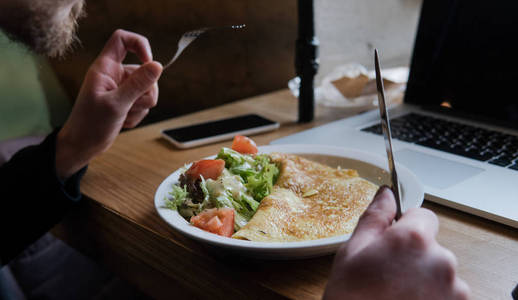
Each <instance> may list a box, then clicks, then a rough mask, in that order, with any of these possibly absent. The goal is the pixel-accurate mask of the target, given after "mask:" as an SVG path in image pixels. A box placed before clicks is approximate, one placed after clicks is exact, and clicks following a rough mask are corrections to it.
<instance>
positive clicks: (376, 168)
mask: <svg viewBox="0 0 518 300" xmlns="http://www.w3.org/2000/svg"><path fill="white" fill-rule="evenodd" d="M259 152H260V153H270V152H284V153H293V154H297V155H301V156H303V157H307V158H309V159H312V160H314V161H318V162H321V163H324V164H327V165H329V166H332V167H337V166H341V167H342V168H351V169H356V170H358V172H359V173H360V176H362V177H363V178H366V179H368V180H370V181H371V182H374V183H376V184H388V183H389V176H388V173H387V171H386V170H387V168H388V163H387V159H386V157H378V156H374V155H371V154H367V153H364V152H360V151H358V150H352V149H345V148H339V147H330V146H318V145H274V146H263V147H259ZM197 159H198V158H193V161H194V160H197ZM397 171H398V176H399V180H400V185H401V193H402V202H403V211H406V210H407V209H408V208H411V207H419V206H421V204H422V202H423V197H424V192H423V186H422V185H421V183H420V182H419V180H418V179H417V177H416V176H415V175H414V174H413V173H411V172H410V171H409V170H408V169H407V168H405V167H403V166H401V165H399V164H398V165H397ZM179 176H180V170H177V171H175V172H174V173H172V174H171V175H169V176H168V177H167V178H166V179H165V180H164V181H163V182H162V183H161V184H160V186H159V187H158V189H157V191H156V193H155V208H156V210H157V212H158V214H159V215H160V217H162V219H164V221H166V222H167V223H168V224H169V225H171V226H172V227H173V228H174V229H175V230H178V231H179V232H181V233H183V234H185V235H187V236H188V237H190V238H193V239H195V240H198V241H200V242H202V243H205V244H207V245H210V246H214V247H217V248H220V249H219V250H227V251H233V252H236V254H239V255H244V256H251V257H255V258H267V259H296V258H306V257H315V256H321V255H326V254H331V253H333V252H335V251H336V250H337V249H338V247H339V246H340V244H342V243H343V242H344V241H347V240H348V239H349V237H350V234H348V235H342V236H336V237H331V238H324V239H318V240H311V241H303V242H286V243H282V242H275V243H266V242H252V241H244V240H237V239H232V238H227V237H222V236H219V235H216V234H212V233H209V232H206V231H203V230H201V229H199V228H197V227H194V226H192V225H190V224H189V223H188V222H187V221H186V220H185V219H184V218H183V217H182V216H180V214H179V213H178V212H177V211H173V210H170V209H167V208H164V201H165V197H166V196H167V195H168V192H170V191H171V189H172V188H171V185H172V184H175V183H178V178H179Z"/></svg>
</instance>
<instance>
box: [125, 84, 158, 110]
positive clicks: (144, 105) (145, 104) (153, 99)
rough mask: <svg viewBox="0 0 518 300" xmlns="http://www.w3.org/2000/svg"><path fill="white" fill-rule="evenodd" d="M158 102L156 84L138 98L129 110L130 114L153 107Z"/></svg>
mask: <svg viewBox="0 0 518 300" xmlns="http://www.w3.org/2000/svg"><path fill="white" fill-rule="evenodd" d="M157 101H158V84H156V83H155V84H154V85H153V86H152V87H151V89H149V90H148V91H147V92H146V93H145V94H144V95H142V96H141V97H140V98H138V99H137V100H136V101H135V103H133V106H132V107H131V109H130V111H129V112H130V113H132V112H135V111H139V110H143V109H150V108H152V107H155V106H156V104H157Z"/></svg>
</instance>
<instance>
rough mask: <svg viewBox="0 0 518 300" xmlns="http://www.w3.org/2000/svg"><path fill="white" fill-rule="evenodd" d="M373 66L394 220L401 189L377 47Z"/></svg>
mask: <svg viewBox="0 0 518 300" xmlns="http://www.w3.org/2000/svg"><path fill="white" fill-rule="evenodd" d="M374 66H375V69H376V88H377V90H378V103H379V105H378V106H379V109H380V119H381V128H382V131H383V137H384V139H385V148H386V150H387V158H388V165H389V171H390V178H391V180H392V187H391V189H392V192H393V193H394V198H395V200H396V208H397V211H396V220H399V218H401V214H402V212H401V207H402V206H401V192H400V191H401V190H400V187H399V180H398V176H397V171H396V165H395V163H394V154H393V152H392V135H391V133H390V121H389V116H388V111H387V106H386V105H385V89H384V87H383V78H382V77H381V71H380V62H379V55H378V49H374Z"/></svg>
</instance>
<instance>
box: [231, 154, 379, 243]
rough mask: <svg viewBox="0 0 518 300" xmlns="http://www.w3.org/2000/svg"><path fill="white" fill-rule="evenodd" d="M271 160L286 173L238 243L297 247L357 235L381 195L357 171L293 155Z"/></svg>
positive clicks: (243, 229)
mask: <svg viewBox="0 0 518 300" xmlns="http://www.w3.org/2000/svg"><path fill="white" fill-rule="evenodd" d="M270 157H271V158H272V161H274V162H275V163H276V164H277V165H278V166H279V167H280V175H279V178H278V179H277V182H276V183H275V185H274V187H273V190H272V193H271V194H270V195H269V196H267V197H265V198H264V199H263V200H262V201H261V204H260V205H259V207H258V209H257V211H256V213H255V215H254V216H253V218H252V219H251V220H250V221H249V222H248V224H247V225H245V226H244V227H242V228H241V229H240V230H239V231H237V232H236V233H234V235H233V236H232V237H233V238H237V239H244V240H250V241H260V242H294V241H304V240H314V239H320V238H326V237H332V236H337V235H343V234H348V233H351V232H352V231H353V229H354V227H355V226H356V223H357V222H358V218H359V217H360V215H361V214H362V213H363V211H364V210H365V209H366V208H367V206H368V205H369V203H370V202H371V201H372V198H373V197H374V195H375V193H376V190H377V189H378V186H377V185H375V184H373V183H371V182H369V181H367V180H365V179H363V178H361V177H359V175H358V172H357V171H356V170H350V169H334V168H331V167H329V166H325V165H322V164H320V163H317V162H313V161H310V160H307V159H305V158H302V157H299V156H296V155H292V154H283V153H272V154H270Z"/></svg>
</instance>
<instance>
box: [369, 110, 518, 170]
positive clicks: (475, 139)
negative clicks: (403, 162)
mask: <svg viewBox="0 0 518 300" xmlns="http://www.w3.org/2000/svg"><path fill="white" fill-rule="evenodd" d="M390 126H391V130H392V138H394V139H398V140H401V141H405V142H409V143H414V144H418V145H421V146H425V147H429V148H433V149H437V150H441V151H445V152H449V153H453V154H457V155H461V156H464V157H468V158H472V159H476V160H479V161H484V162H488V163H490V164H493V165H497V166H501V167H505V168H509V169H513V170H518V136H514V135H509V134H505V133H501V132H498V131H492V130H488V129H483V128H480V127H475V126H471V125H465V124H460V123H455V122H451V121H447V120H443V119H439V118H435V117H430V116H425V115H418V114H415V113H411V114H408V115H404V116H401V117H398V118H394V119H391V121H390ZM362 131H367V132H371V133H375V134H379V135H381V134H382V131H381V125H380V124H377V125H374V126H371V127H368V128H364V129H362Z"/></svg>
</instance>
